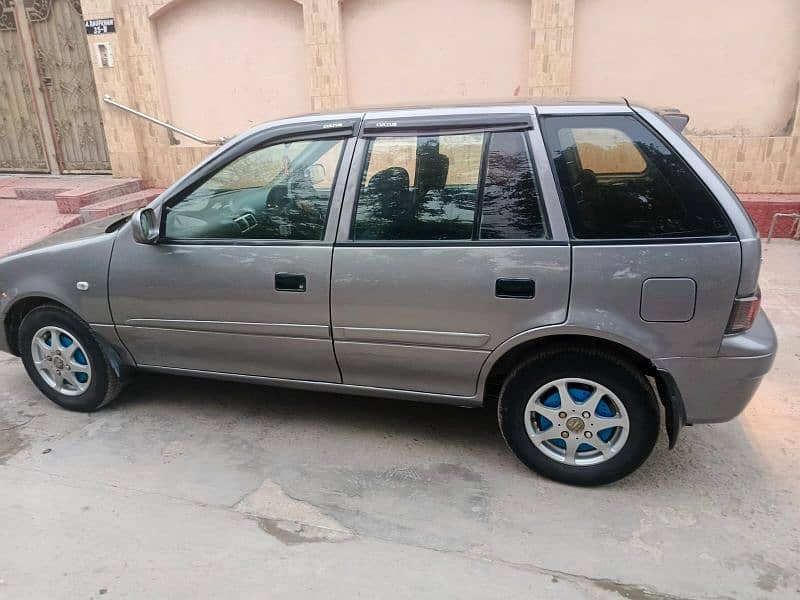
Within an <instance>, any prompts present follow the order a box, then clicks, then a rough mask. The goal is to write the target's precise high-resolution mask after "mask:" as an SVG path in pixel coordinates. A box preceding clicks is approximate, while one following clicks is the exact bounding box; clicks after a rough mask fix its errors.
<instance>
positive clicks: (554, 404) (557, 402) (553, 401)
mask: <svg viewBox="0 0 800 600" xmlns="http://www.w3.org/2000/svg"><path fill="white" fill-rule="evenodd" d="M542 404H544V405H545V406H546V407H547V408H558V407H559V406H561V398H560V397H559V396H558V392H553V393H552V394H550V395H549V396H548V397H547V398H545V399H544V400H542Z"/></svg>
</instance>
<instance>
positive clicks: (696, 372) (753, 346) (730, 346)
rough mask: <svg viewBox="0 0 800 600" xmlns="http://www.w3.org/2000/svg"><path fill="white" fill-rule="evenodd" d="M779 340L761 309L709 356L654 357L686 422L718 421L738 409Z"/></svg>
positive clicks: (769, 362) (747, 398) (766, 367)
mask: <svg viewBox="0 0 800 600" xmlns="http://www.w3.org/2000/svg"><path fill="white" fill-rule="evenodd" d="M777 349H778V341H777V338H776V337H775V331H774V329H773V328H772V324H771V323H770V322H769V319H767V315H766V314H764V312H763V311H761V312H760V313H759V315H758V316H757V317H756V320H755V322H754V323H753V326H752V327H751V328H750V329H748V330H747V331H745V332H744V333H740V334H737V335H731V336H726V337H725V338H724V339H723V342H722V345H721V347H720V352H719V355H718V356H716V357H712V358H687V357H679V358H662V359H658V360H655V361H653V362H654V363H655V365H656V367H657V368H659V369H662V370H664V371H666V372H668V373H669V374H670V375H671V376H672V378H673V379H674V381H675V384H676V387H677V391H678V392H679V394H680V397H681V399H682V402H683V409H684V414H685V419H686V423H687V424H690V425H691V424H694V423H721V422H723V421H729V420H730V419H733V418H734V417H736V416H737V415H738V414H739V413H741V412H742V411H743V410H744V408H745V407H746V406H747V404H748V402H750V399H751V398H752V397H753V395H754V394H755V392H756V390H757V389H758V385H759V384H760V383H761V379H762V378H763V377H764V375H766V374H767V372H768V371H769V370H770V368H771V367H772V362H773V361H774V360H775V353H776V352H777Z"/></svg>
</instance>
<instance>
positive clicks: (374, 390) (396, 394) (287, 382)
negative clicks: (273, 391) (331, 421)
mask: <svg viewBox="0 0 800 600" xmlns="http://www.w3.org/2000/svg"><path fill="white" fill-rule="evenodd" d="M138 368H139V369H141V370H143V371H150V372H155V373H166V374H169V375H185V376H189V377H203V378H206V379H220V380H225V381H240V382H246V383H256V384H259V385H268V386H274V387H284V388H291V389H298V390H309V391H316V392H329V393H339V394H352V395H354V396H377V397H380V398H392V399H395V400H409V401H412V402H429V403H432V404H450V405H453V406H463V407H465V408H476V407H479V406H483V401H482V399H481V398H479V397H478V396H451V395H447V394H430V393H427V392H413V391H408V390H396V389H391V388H379V387H367V386H362V385H348V384H344V383H328V382H322V381H303V380H300V379H282V378H279V377H262V376H258V375H239V374H236V373H216V372H214V371H196V370H193V369H178V368H175V367H157V366H153V365H141V364H140V365H138Z"/></svg>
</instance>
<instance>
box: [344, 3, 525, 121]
mask: <svg viewBox="0 0 800 600" xmlns="http://www.w3.org/2000/svg"><path fill="white" fill-rule="evenodd" d="M530 14H531V3H530V0H460V1H458V2H454V1H453V0H426V1H425V2H424V3H421V2H419V1H418V0H345V1H344V3H343V4H342V20H343V23H344V47H345V59H346V64H347V82H348V92H349V97H350V102H351V103H352V104H355V105H387V104H402V103H418V102H430V101H443V100H463V99H464V98H511V97H514V96H520V95H522V96H525V95H527V90H526V88H527V72H528V50H529V47H530Z"/></svg>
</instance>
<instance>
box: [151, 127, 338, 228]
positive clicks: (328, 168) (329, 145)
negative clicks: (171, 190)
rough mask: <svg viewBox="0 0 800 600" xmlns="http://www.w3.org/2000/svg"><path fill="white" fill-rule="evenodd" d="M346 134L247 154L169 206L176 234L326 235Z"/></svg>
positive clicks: (170, 222) (168, 217) (169, 219)
mask: <svg viewBox="0 0 800 600" xmlns="http://www.w3.org/2000/svg"><path fill="white" fill-rule="evenodd" d="M343 145H344V141H343V140H336V139H325V140H302V141H294V142H287V143H280V144H274V145H272V146H267V147H265V148H259V149H256V150H253V151H251V152H248V153H247V154H244V155H242V156H240V157H238V158H236V159H235V160H233V161H232V162H230V163H228V164H227V165H225V166H224V167H222V168H221V169H220V170H219V171H217V172H216V173H215V174H214V175H212V176H211V177H210V178H208V179H207V180H206V181H205V182H203V183H202V184H201V185H200V186H199V187H196V188H195V189H194V190H192V191H191V192H190V193H188V194H187V195H185V196H183V197H181V198H180V199H179V200H178V201H177V202H174V203H172V204H171V205H169V206H167V208H166V218H165V222H164V236H165V237H166V238H167V239H172V240H234V239H245V240H248V239H250V240H322V239H323V237H324V235H325V225H326V223H327V219H328V209H329V205H330V198H331V193H332V191H333V184H334V178H335V176H336V171H337V169H338V165H339V159H340V157H341V154H342V147H343Z"/></svg>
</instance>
